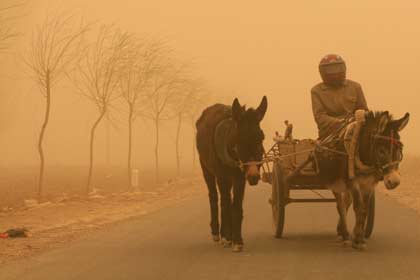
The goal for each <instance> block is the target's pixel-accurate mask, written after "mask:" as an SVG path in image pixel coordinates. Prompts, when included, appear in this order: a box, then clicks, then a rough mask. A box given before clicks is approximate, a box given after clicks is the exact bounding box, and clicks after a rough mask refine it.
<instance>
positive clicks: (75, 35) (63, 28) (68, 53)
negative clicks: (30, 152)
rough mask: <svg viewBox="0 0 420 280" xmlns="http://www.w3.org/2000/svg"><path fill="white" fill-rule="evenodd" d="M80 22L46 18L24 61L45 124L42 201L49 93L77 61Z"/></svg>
mask: <svg viewBox="0 0 420 280" xmlns="http://www.w3.org/2000/svg"><path fill="white" fill-rule="evenodd" d="M89 26H90V25H88V24H86V23H85V22H84V21H83V20H82V19H80V20H79V19H76V18H75V17H74V16H66V15H63V14H59V15H55V16H47V18H46V19H45V20H44V22H43V24H41V25H38V26H37V27H36V28H35V30H34V32H33V36H32V43H31V45H30V49H29V50H28V54H27V55H26V56H25V58H24V61H25V63H26V65H27V66H28V67H29V70H30V73H31V75H32V78H33V79H34V80H35V81H36V83H37V84H38V86H39V88H40V90H41V93H42V95H41V96H42V98H44V99H45V102H46V103H45V105H46V107H45V113H44V121H43V124H42V127H41V131H40V134H39V138H38V152H39V157H40V168H39V178H38V198H39V199H41V198H42V187H43V182H44V165H45V158H44V150H43V140H44V135H45V131H46V129H47V125H48V122H49V120H50V112H51V98H52V94H51V89H52V87H53V85H54V84H55V83H57V81H59V80H60V79H61V78H62V77H63V76H65V74H66V73H67V72H68V71H70V69H71V68H72V67H73V65H74V62H75V61H76V60H77V58H78V56H79V53H80V47H81V42H82V40H83V35H84V34H85V33H86V32H87V31H88V29H89Z"/></svg>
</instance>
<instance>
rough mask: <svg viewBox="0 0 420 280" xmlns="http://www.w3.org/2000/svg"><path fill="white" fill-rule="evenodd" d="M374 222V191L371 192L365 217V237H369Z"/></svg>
mask: <svg viewBox="0 0 420 280" xmlns="http://www.w3.org/2000/svg"><path fill="white" fill-rule="evenodd" d="M374 223H375V193H372V195H371V197H370V200H369V205H368V213H367V218H366V227H365V237H366V238H369V237H370V236H371V235H372V232H373V225H374Z"/></svg>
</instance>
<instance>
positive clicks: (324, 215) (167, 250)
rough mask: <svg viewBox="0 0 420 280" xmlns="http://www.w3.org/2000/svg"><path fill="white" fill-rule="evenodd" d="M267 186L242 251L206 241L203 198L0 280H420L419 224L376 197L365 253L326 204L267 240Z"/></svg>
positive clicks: (295, 211) (251, 194)
mask: <svg viewBox="0 0 420 280" xmlns="http://www.w3.org/2000/svg"><path fill="white" fill-rule="evenodd" d="M269 193H270V192H269V187H268V186H267V185H260V186H259V187H258V188H255V187H254V188H248V190H247V193H246V201H245V221H244V238H245V242H246V247H245V251H244V252H243V253H240V254H234V253H232V252H231V251H230V250H229V249H224V248H221V247H220V246H219V245H216V244H214V243H212V242H211V241H210V238H209V235H208V231H209V229H208V216H209V214H208V204H207V200H206V198H205V197H201V198H199V199H196V200H194V201H190V202H185V203H184V204H183V205H180V206H177V207H174V208H171V209H163V210H161V211H159V212H156V213H154V214H151V215H149V216H146V217H141V218H139V219H134V220H130V221H127V222H125V223H123V224H122V225H119V226H118V228H113V229H111V230H107V231H104V232H100V233H97V234H95V235H94V236H91V237H90V238H89V240H83V241H79V242H76V243H74V244H72V246H70V247H68V248H62V249H57V250H54V251H50V252H47V253H44V254H42V255H39V256H37V257H35V258H32V259H30V260H27V261H21V262H17V263H13V264H9V265H7V266H5V267H1V268H0V279H1V280H5V279H19V280H24V279H31V280H37V279H43V280H46V279H54V280H59V279H78V280H80V279H90V280H91V279H100V280H107V279H142V280H143V279H144V280H149V279H150V280H154V279H182V280H184V279H185V280H189V279H191V280H202V279H203V280H204V279H212V280H214V279H230V280H233V279H241V280H245V279H267V280H270V279H322V280H326V279H334V280H337V279H338V280H339V279H369V280H375V279H380V280H384V279H420V218H419V217H418V216H417V215H416V214H415V212H414V211H412V210H409V209H406V208H403V207H401V206H399V205H398V204H397V203H395V202H394V201H392V200H391V199H389V198H386V197H384V196H378V199H377V200H378V201H377V212H378V215H377V222H376V228H375V232H374V234H373V236H372V239H371V240H370V241H369V242H368V249H367V251H365V252H357V251H354V250H353V249H351V248H343V247H341V245H339V244H338V243H336V242H335V234H334V228H335V221H336V213H335V209H334V206H333V205H332V204H299V205H298V204H295V205H290V206H288V209H287V216H286V218H287V220H286V231H285V238H284V239H282V240H277V239H274V238H272V234H271V216H270V215H271V214H270V208H269V205H268V203H267V198H268V196H269Z"/></svg>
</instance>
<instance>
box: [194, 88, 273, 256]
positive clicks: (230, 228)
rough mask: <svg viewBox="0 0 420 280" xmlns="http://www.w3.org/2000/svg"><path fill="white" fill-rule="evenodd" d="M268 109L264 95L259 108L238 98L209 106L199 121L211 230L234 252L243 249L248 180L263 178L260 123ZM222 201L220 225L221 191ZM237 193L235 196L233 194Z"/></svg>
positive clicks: (200, 154)
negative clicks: (248, 107)
mask: <svg viewBox="0 0 420 280" xmlns="http://www.w3.org/2000/svg"><path fill="white" fill-rule="evenodd" d="M266 110H267V98H266V97H265V96H264V97H263V99H262V101H261V104H260V105H259V107H258V108H257V109H253V108H250V109H246V108H245V106H241V105H240V104H239V101H238V99H235V100H234V101H233V104H232V106H226V105H222V104H215V105H213V106H210V107H208V108H207V109H205V110H204V111H203V113H202V115H201V117H200V118H199V120H198V121H197V123H196V126H197V149H198V154H199V158H200V164H201V169H202V171H203V175H204V180H205V181H206V184H207V188H208V191H209V201H210V212H211V222H210V227H211V232H212V235H213V240H214V241H216V242H218V241H219V239H220V237H219V236H221V238H222V243H223V245H224V246H226V247H229V246H231V244H232V242H233V247H232V250H233V251H234V252H240V251H242V247H243V240H242V233H241V231H242V230H241V228H242V218H243V210H242V202H243V198H244V192H245V182H246V181H248V183H249V184H250V185H256V184H257V183H258V181H259V180H260V171H259V169H260V162H261V160H262V157H263V153H264V148H263V140H264V133H263V131H262V130H261V128H260V122H261V120H262V119H263V118H264V115H265V112H266ZM216 183H217V187H218V190H219V194H220V202H221V203H220V204H221V226H220V227H219V208H218V192H217V187H216ZM232 194H233V195H232Z"/></svg>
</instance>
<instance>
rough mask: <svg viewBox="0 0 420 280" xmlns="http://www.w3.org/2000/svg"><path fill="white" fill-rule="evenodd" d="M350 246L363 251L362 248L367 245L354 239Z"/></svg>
mask: <svg viewBox="0 0 420 280" xmlns="http://www.w3.org/2000/svg"><path fill="white" fill-rule="evenodd" d="M352 247H353V248H354V249H356V250H359V251H363V250H365V249H366V247H367V246H366V243H365V242H355V241H353V243H352Z"/></svg>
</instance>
